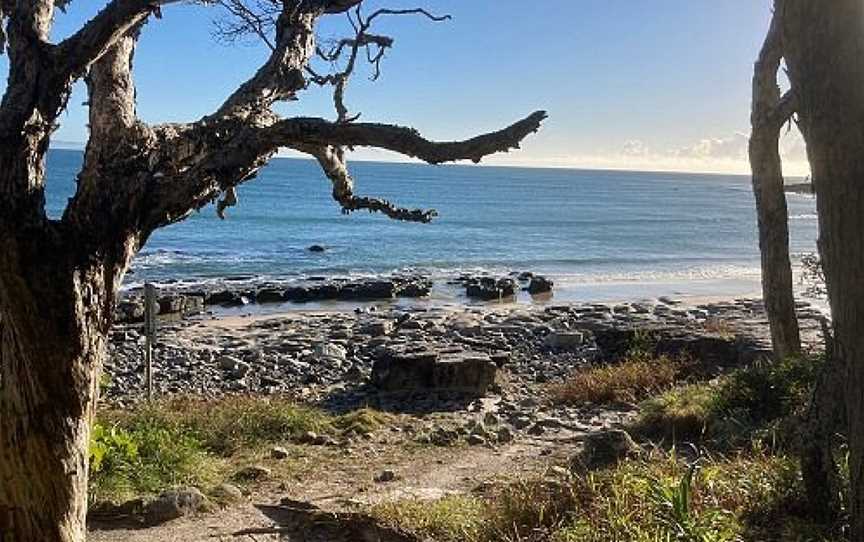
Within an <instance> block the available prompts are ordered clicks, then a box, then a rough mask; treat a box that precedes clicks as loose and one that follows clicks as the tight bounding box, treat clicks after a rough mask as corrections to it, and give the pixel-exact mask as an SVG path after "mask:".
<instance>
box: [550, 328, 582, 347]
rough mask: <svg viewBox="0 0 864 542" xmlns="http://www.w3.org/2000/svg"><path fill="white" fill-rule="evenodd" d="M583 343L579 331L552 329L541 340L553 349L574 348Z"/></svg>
mask: <svg viewBox="0 0 864 542" xmlns="http://www.w3.org/2000/svg"><path fill="white" fill-rule="evenodd" d="M584 343H585V336H584V335H583V334H582V332H581V331H553V332H552V333H550V334H549V335H547V336H546V338H545V339H544V340H543V344H544V345H546V346H547V347H549V348H552V349H553V350H574V349H576V348H578V347H580V346H582V344H584Z"/></svg>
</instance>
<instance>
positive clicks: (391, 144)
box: [261, 111, 547, 164]
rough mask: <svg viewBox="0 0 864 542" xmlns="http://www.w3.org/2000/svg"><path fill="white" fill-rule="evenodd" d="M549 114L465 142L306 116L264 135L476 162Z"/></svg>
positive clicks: (282, 142)
mask: <svg viewBox="0 0 864 542" xmlns="http://www.w3.org/2000/svg"><path fill="white" fill-rule="evenodd" d="M546 117H547V114H546V112H545V111H536V112H534V113H532V114H531V115H529V116H527V117H525V118H524V119H522V120H520V121H518V122H516V123H514V124H512V125H510V126H508V127H507V128H504V129H503V130H499V131H497V132H491V133H488V134H483V135H480V136H477V137H474V138H471V139H467V140H464V141H447V142H435V141H430V140H428V139H426V138H424V137H423V136H422V135H420V133H419V132H418V131H417V130H415V129H414V128H408V127H405V126H396V125H392V124H375V123H339V122H330V121H327V120H324V119H319V118H305V117H297V118H291V119H285V120H282V121H279V122H277V123H275V124H273V125H272V126H269V127H266V128H263V129H262V134H261V136H262V138H263V140H264V141H269V142H270V143H271V144H275V145H277V146H288V147H295V146H296V145H312V146H328V145H329V146H345V147H376V148H379V149H387V150H390V151H394V152H398V153H399V154H403V155H405V156H411V157H413V158H419V159H420V160H423V161H424V162H427V163H430V164H441V163H444V162H455V161H458V160H471V161H472V162H475V163H476V162H479V161H480V160H481V159H483V158H484V157H486V156H488V155H490V154H495V153H498V152H507V151H509V150H510V149H518V148H519V143H520V142H521V141H522V140H523V139H525V137H527V136H528V135H529V134H531V133H533V132H536V131H537V130H538V129H539V128H540V124H541V123H542V122H543V120H544V119H546Z"/></svg>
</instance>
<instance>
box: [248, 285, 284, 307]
mask: <svg viewBox="0 0 864 542" xmlns="http://www.w3.org/2000/svg"><path fill="white" fill-rule="evenodd" d="M255 299H256V300H257V301H258V303H282V302H283V301H285V291H284V290H280V289H278V288H264V289H261V290H258V293H257V294H256V295H255Z"/></svg>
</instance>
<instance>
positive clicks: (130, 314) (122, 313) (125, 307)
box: [115, 298, 144, 324]
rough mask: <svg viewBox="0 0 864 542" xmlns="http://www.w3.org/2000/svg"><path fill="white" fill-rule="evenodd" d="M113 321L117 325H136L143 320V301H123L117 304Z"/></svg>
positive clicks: (136, 299)
mask: <svg viewBox="0 0 864 542" xmlns="http://www.w3.org/2000/svg"><path fill="white" fill-rule="evenodd" d="M115 314H116V317H115V320H116V321H117V322H118V323H130V324H131V323H136V322H142V321H143V320H144V300H143V299H141V298H130V299H124V300H122V301H120V302H119V303H118V304H117V309H116V311H115Z"/></svg>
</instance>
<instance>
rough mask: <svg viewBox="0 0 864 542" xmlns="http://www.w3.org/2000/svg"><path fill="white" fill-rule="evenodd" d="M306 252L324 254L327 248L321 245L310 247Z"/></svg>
mask: <svg viewBox="0 0 864 542" xmlns="http://www.w3.org/2000/svg"><path fill="white" fill-rule="evenodd" d="M306 250H308V251H309V252H324V251H325V250H327V248H326V247H324V246H323V245H310V246H309V248H307V249H306Z"/></svg>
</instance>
